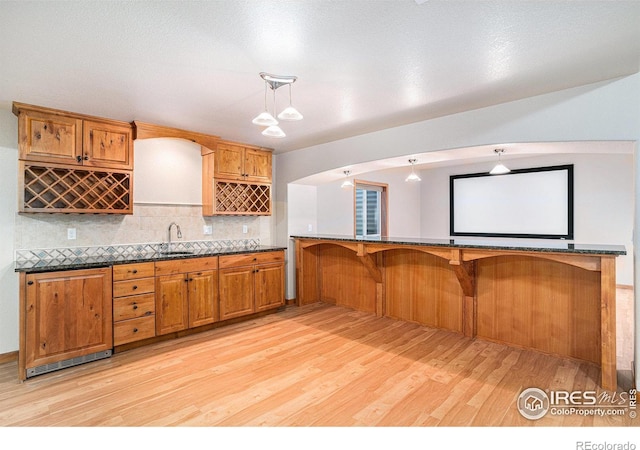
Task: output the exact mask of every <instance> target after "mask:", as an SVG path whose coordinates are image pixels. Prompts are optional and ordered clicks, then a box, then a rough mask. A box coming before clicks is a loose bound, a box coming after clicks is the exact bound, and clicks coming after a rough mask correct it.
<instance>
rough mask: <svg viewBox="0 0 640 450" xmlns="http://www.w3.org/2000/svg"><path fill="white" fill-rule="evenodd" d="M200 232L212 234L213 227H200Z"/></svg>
mask: <svg viewBox="0 0 640 450" xmlns="http://www.w3.org/2000/svg"><path fill="white" fill-rule="evenodd" d="M202 232H203V233H204V234H213V225H205V226H203V227H202Z"/></svg>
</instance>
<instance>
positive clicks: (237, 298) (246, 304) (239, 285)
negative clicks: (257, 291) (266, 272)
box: [220, 266, 255, 320]
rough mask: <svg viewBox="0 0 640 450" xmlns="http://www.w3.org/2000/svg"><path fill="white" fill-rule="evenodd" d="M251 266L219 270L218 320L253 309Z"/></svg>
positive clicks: (237, 315)
mask: <svg viewBox="0 0 640 450" xmlns="http://www.w3.org/2000/svg"><path fill="white" fill-rule="evenodd" d="M253 271H254V268H253V266H248V267H239V268H231V269H221V270H220V320H227V319H232V318H234V317H240V316H245V315H247V314H251V313H253V312H254V311H255V305H254V284H253V278H254V277H253V275H254V274H253Z"/></svg>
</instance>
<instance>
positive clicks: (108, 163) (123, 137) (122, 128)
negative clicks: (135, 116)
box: [82, 120, 133, 169]
mask: <svg viewBox="0 0 640 450" xmlns="http://www.w3.org/2000/svg"><path fill="white" fill-rule="evenodd" d="M82 159H83V161H82V164H83V165H85V166H92V167H109V168H113V169H133V139H132V132H131V126H130V125H114V124H110V123H105V122H98V121H93V120H85V121H84V124H83V157H82Z"/></svg>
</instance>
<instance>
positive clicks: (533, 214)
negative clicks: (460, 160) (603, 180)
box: [449, 165, 573, 239]
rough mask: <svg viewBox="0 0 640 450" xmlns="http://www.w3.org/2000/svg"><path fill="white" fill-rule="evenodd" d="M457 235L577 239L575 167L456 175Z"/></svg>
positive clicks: (453, 213) (453, 219)
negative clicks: (574, 190) (574, 219)
mask: <svg viewBox="0 0 640 450" xmlns="http://www.w3.org/2000/svg"><path fill="white" fill-rule="evenodd" d="M449 206H450V222H449V223H450V233H451V235H452V236H495V237H522V238H546V239H573V165H565V166H552V167H538V168H533V169H520V170H513V171H511V172H510V173H507V174H504V175H490V174H488V173H474V174H465V175H452V176H451V177H450V184H449Z"/></svg>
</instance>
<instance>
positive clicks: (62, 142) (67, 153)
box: [18, 110, 82, 165]
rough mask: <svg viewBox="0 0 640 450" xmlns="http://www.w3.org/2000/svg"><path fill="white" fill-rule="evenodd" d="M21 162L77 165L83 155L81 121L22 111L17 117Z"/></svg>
mask: <svg viewBox="0 0 640 450" xmlns="http://www.w3.org/2000/svg"><path fill="white" fill-rule="evenodd" d="M18 145H19V148H20V159H23V160H28V161H40V162H51V163H60V164H67V165H75V164H78V160H77V157H78V156H80V155H81V154H82V120H80V119H75V118H72V117H64V116H59V115H55V114H46V113H42V112H37V111H28V110H22V111H21V112H20V115H19V116H18Z"/></svg>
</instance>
